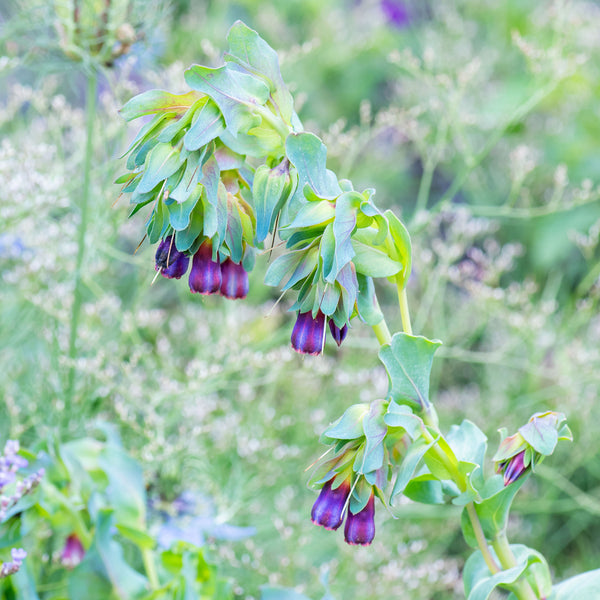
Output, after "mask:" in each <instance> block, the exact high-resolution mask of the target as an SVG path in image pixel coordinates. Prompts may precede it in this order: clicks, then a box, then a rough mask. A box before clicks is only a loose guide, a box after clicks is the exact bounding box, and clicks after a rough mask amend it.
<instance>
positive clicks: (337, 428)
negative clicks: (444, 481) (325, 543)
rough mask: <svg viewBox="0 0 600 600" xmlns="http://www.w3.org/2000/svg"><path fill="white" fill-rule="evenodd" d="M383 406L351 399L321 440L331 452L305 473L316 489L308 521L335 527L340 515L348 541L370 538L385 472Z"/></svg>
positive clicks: (365, 542)
mask: <svg viewBox="0 0 600 600" xmlns="http://www.w3.org/2000/svg"><path fill="white" fill-rule="evenodd" d="M385 409H386V404H385V403H384V402H381V401H376V402H374V403H372V404H370V405H369V404H356V405H354V406H351V407H350V408H349V409H348V410H347V411H346V412H345V413H344V415H342V417H340V418H339V419H338V420H337V421H336V422H335V423H332V424H331V425H330V426H329V427H328V428H327V429H326V430H325V432H324V433H323V436H322V440H323V441H325V442H327V443H329V444H331V445H332V448H333V449H334V455H333V457H332V458H327V457H324V458H325V460H323V461H321V462H320V463H319V464H318V466H317V467H316V468H315V471H314V473H313V475H312V477H311V483H312V485H314V486H315V487H320V488H321V491H320V493H319V497H318V498H317V500H316V501H315V503H314V505H313V508H312V512H311V520H312V522H313V523H314V524H315V525H320V526H322V527H324V528H325V529H330V530H335V529H338V528H339V527H340V525H341V524H342V522H344V519H345V521H346V522H345V526H344V539H345V541H346V542H347V543H348V544H351V545H362V546H366V545H368V544H370V543H371V542H372V541H373V538H374V537H375V495H377V496H379V498H380V499H383V494H382V488H384V487H385V486H386V484H387V482H388V476H389V460H388V458H387V452H388V451H387V449H386V448H385V446H384V439H385V434H386V432H387V427H386V426H385V424H384V423H383V422H382V418H383V414H384V412H385Z"/></svg>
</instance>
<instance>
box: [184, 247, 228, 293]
mask: <svg viewBox="0 0 600 600" xmlns="http://www.w3.org/2000/svg"><path fill="white" fill-rule="evenodd" d="M189 284H190V290H191V291H192V293H198V294H218V293H219V290H220V287H221V265H220V263H219V262H218V261H214V260H213V259H212V245H211V243H210V242H204V243H203V244H202V245H201V246H200V248H198V251H197V252H196V254H194V259H193V260H192V268H191V270H190V278H189Z"/></svg>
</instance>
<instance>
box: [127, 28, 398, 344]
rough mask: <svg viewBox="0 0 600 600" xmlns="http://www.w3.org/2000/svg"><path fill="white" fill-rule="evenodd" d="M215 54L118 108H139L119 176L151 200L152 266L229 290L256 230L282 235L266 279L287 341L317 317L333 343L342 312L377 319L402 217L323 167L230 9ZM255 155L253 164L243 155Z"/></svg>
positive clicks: (317, 340)
mask: <svg viewBox="0 0 600 600" xmlns="http://www.w3.org/2000/svg"><path fill="white" fill-rule="evenodd" d="M227 39H228V42H229V53H227V54H226V55H225V65H224V66H222V67H219V68H214V69H213V68H208V67H202V66H199V65H194V66H192V67H190V68H189V69H188V70H187V71H186V72H185V80H186V82H187V84H188V85H189V87H190V88H191V90H190V91H188V92H186V93H183V94H171V93H169V92H166V91H163V90H150V91H148V92H144V93H143V94H140V95H139V96H136V97H135V98H132V99H131V100H130V101H129V102H128V103H127V104H126V105H125V106H124V107H123V108H122V109H121V114H122V115H123V117H124V118H125V119H127V120H132V119H136V118H139V117H143V116H146V115H152V118H151V120H150V121H148V122H147V123H146V125H145V126H144V127H143V128H142V129H141V131H140V132H139V133H138V135H137V136H136V137H135V139H134V140H133V142H132V143H131V145H130V147H129V149H128V150H127V152H126V154H128V155H129V156H128V159H127V168H128V169H129V171H130V172H129V173H127V174H125V175H123V176H121V177H119V178H118V179H117V183H121V184H123V189H122V192H123V193H128V194H130V195H131V196H130V202H131V204H132V205H134V208H133V210H132V211H131V214H130V216H132V215H134V214H136V213H137V212H138V211H140V210H143V209H144V207H146V206H149V207H151V212H150V214H149V218H148V220H147V223H146V237H147V238H148V240H149V242H150V243H151V244H155V243H159V247H158V250H157V252H156V270H157V271H160V273H161V274H162V275H163V276H164V277H165V278H169V279H179V278H181V277H182V276H183V275H184V274H185V273H186V272H187V270H188V267H189V263H190V260H191V263H192V264H191V270H190V275H189V284H190V289H191V290H192V292H197V293H200V294H217V293H218V294H221V295H223V296H225V297H227V298H243V297H245V296H246V294H247V290H248V276H247V273H248V272H249V271H251V270H252V268H253V265H254V254H255V251H256V250H257V249H258V250H263V249H264V247H265V241H266V239H267V238H268V236H269V234H273V235H278V236H279V238H280V239H281V240H282V241H283V242H285V250H284V252H283V253H282V254H281V255H280V256H278V257H277V258H275V260H274V261H273V262H272V264H271V266H270V268H269V270H268V272H267V274H266V276H265V283H267V285H272V286H278V287H281V288H282V291H283V292H284V293H285V292H291V293H293V294H295V295H296V302H295V303H294V304H293V306H292V307H291V308H290V310H291V311H294V312H297V314H298V319H297V323H296V327H294V333H293V335H292V346H293V347H294V349H295V350H297V351H298V352H301V353H306V354H319V353H320V352H322V350H323V340H324V325H325V323H327V322H328V323H329V328H330V330H331V334H332V336H333V339H334V340H335V342H336V344H337V345H338V346H339V345H340V344H341V343H342V341H343V339H344V337H345V336H346V333H347V331H348V327H349V324H350V321H351V319H353V318H354V317H356V316H358V317H359V318H360V319H361V320H363V321H365V322H366V323H368V324H371V325H375V324H377V323H379V322H380V321H381V319H382V315H381V312H380V311H379V308H378V306H377V302H376V299H375V296H374V287H373V278H374V277H389V278H394V279H395V280H396V281H397V282H398V283H399V284H400V283H402V282H403V281H405V280H406V278H407V277H408V273H409V271H410V250H409V245H410V241H409V237H408V233H407V232H406V229H405V228H404V226H403V225H402V223H401V222H400V221H399V220H398V219H397V218H396V217H395V216H393V214H392V213H391V212H390V211H388V212H386V213H385V214H383V213H381V212H380V211H379V209H378V208H377V207H376V206H375V204H374V203H373V196H374V190H372V189H367V190H365V191H363V192H358V191H355V190H354V189H353V186H352V183H351V182H350V181H347V180H338V179H337V177H336V176H335V174H334V173H333V172H332V171H330V170H328V169H327V167H326V154H327V151H326V148H325V146H324V145H323V143H322V142H321V140H320V139H319V138H318V137H317V136H315V135H313V134H311V133H306V132H303V131H302V124H301V123H300V120H299V119H298V116H297V115H296V113H295V112H294V108H293V101H292V97H291V95H290V93H289V90H288V89H287V87H286V86H285V84H284V82H283V79H282V77H281V73H280V70H279V63H278V58H277V54H276V53H275V51H274V50H273V49H272V48H271V47H270V46H268V44H266V42H264V40H262V39H261V38H260V37H259V36H258V34H257V33H256V32H255V31H253V30H251V29H250V28H248V27H247V26H246V25H244V24H243V23H241V22H237V23H235V24H234V25H233V27H232V28H231V30H230V32H229V35H228V38H227ZM257 165H258V166H257Z"/></svg>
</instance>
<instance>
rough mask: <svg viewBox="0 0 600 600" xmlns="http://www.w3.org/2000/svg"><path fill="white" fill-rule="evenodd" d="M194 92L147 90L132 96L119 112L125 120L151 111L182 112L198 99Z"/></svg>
mask: <svg viewBox="0 0 600 600" xmlns="http://www.w3.org/2000/svg"><path fill="white" fill-rule="evenodd" d="M198 97H199V95H198V94H197V93H196V92H187V93H186V94H171V93H170V92H166V91H165V90H148V91H147V92H142V93H141V94H138V95H137V96H134V97H133V98H131V100H129V101H128V102H127V103H126V104H125V106H123V108H121V110H119V113H121V116H122V117H123V118H124V119H125V120H126V121H131V120H133V119H137V118H138V117H141V116H143V115H149V114H152V113H161V112H172V113H177V114H183V113H185V111H186V110H187V109H188V108H189V107H190V106H191V105H192V104H193V103H194V102H195V101H196V100H197V99H198Z"/></svg>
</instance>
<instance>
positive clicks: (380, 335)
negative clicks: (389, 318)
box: [373, 319, 392, 346]
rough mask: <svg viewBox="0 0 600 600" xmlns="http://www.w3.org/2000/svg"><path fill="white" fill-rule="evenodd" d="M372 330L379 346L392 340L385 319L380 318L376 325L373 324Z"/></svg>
mask: <svg viewBox="0 0 600 600" xmlns="http://www.w3.org/2000/svg"><path fill="white" fill-rule="evenodd" d="M373 331H374V332H375V337H376V338H377V341H378V342H379V344H380V345H381V346H383V345H384V344H389V343H390V342H391V341H392V334H391V333H390V330H389V329H388V326H387V323H386V322H385V319H381V321H379V323H377V325H373Z"/></svg>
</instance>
